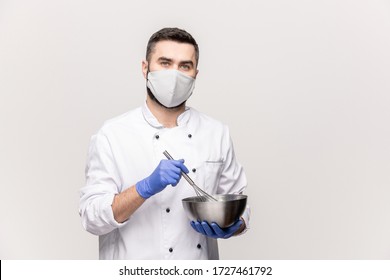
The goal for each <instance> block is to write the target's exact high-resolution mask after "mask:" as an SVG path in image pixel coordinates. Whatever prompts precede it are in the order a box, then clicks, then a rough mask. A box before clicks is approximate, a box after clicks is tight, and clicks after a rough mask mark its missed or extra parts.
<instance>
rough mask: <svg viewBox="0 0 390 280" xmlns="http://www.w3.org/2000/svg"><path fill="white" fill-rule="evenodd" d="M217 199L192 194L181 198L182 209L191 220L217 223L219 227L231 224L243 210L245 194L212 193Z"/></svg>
mask: <svg viewBox="0 0 390 280" xmlns="http://www.w3.org/2000/svg"><path fill="white" fill-rule="evenodd" d="M213 196H214V197H215V198H216V199H217V200H218V201H204V199H202V197H199V196H192V197H187V198H184V199H183V200H182V203H183V207H184V210H185V212H186V214H187V216H188V218H189V219H190V220H191V221H207V222H208V223H209V224H210V223H212V222H215V223H217V224H218V225H219V226H220V227H221V228H226V227H228V226H231V225H232V224H233V223H234V222H235V221H237V219H239V218H240V217H241V215H242V213H243V212H244V210H245V206H246V201H247V196H246V195H243V194H222V195H213Z"/></svg>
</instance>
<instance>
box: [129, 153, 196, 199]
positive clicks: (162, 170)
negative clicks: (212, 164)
mask: <svg viewBox="0 0 390 280" xmlns="http://www.w3.org/2000/svg"><path fill="white" fill-rule="evenodd" d="M181 171H183V172H185V173H188V172H189V171H188V169H187V167H185V165H184V160H183V159H181V160H167V159H163V160H161V161H160V163H159V165H158V166H157V167H156V169H155V170H154V171H153V173H152V174H151V175H150V176H149V177H147V178H145V179H143V180H141V181H139V182H138V183H137V184H136V185H135V188H136V190H137V192H138V193H139V195H140V196H142V197H143V198H149V197H151V196H152V195H155V194H156V193H158V192H161V191H162V190H163V189H164V188H165V187H166V186H168V185H172V186H176V185H177V183H179V181H180V178H181Z"/></svg>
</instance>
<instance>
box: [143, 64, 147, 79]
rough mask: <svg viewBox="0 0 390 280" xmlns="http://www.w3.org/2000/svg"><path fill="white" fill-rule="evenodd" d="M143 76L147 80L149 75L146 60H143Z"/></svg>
mask: <svg viewBox="0 0 390 280" xmlns="http://www.w3.org/2000/svg"><path fill="white" fill-rule="evenodd" d="M142 74H143V75H144V78H145V79H146V75H147V74H148V62H147V61H146V60H142Z"/></svg>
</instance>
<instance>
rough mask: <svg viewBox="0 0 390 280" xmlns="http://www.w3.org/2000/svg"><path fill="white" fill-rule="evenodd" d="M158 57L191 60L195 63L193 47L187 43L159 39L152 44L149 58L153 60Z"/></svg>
mask: <svg viewBox="0 0 390 280" xmlns="http://www.w3.org/2000/svg"><path fill="white" fill-rule="evenodd" d="M160 57H166V58H170V59H173V60H174V61H184V60H191V61H193V62H194V64H195V62H196V61H195V59H196V58H195V47H194V46H193V45H191V44H188V43H179V42H175V41H160V42H157V43H156V45H155V46H154V48H153V51H152V53H151V57H150V58H151V60H152V61H155V60H157V59H159V58H160Z"/></svg>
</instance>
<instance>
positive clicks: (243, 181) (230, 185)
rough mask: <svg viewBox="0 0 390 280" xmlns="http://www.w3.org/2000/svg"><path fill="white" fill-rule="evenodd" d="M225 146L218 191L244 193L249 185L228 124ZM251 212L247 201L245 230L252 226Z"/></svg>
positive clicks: (225, 132)
mask: <svg viewBox="0 0 390 280" xmlns="http://www.w3.org/2000/svg"><path fill="white" fill-rule="evenodd" d="M223 147H224V155H225V158H224V165H223V169H222V172H221V177H220V180H219V189H218V193H233V194H244V191H245V190H246V187H247V178H246V175H245V172H244V169H243V167H242V165H241V164H240V163H239V162H238V161H237V159H236V156H235V153H234V147H233V141H232V139H231V137H230V133H229V129H228V127H227V126H225V129H224V141H223ZM248 199H249V198H248ZM250 212H251V211H250V207H249V204H248V203H247V206H246V209H245V211H244V213H243V214H242V218H243V219H244V221H245V225H246V229H245V231H246V230H248V229H249V227H250V225H249V219H250ZM245 231H244V232H245ZM244 232H243V233H244Z"/></svg>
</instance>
